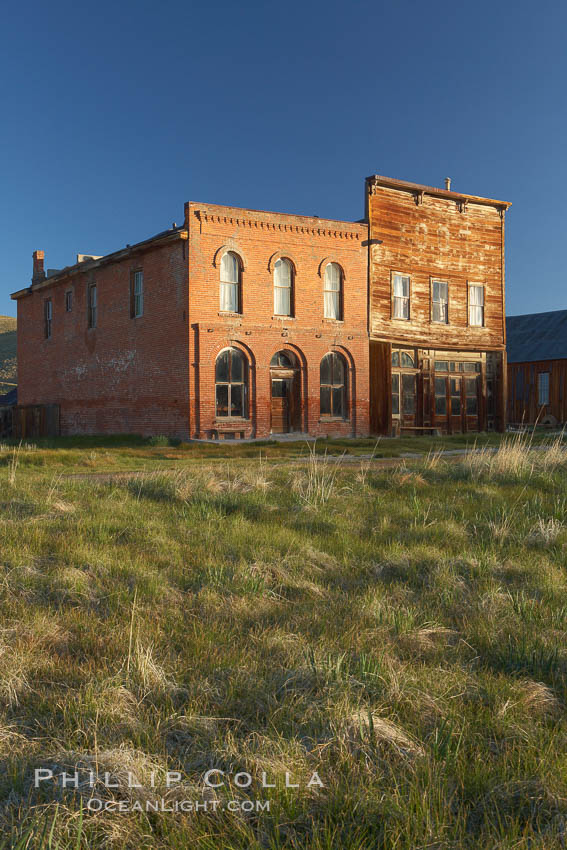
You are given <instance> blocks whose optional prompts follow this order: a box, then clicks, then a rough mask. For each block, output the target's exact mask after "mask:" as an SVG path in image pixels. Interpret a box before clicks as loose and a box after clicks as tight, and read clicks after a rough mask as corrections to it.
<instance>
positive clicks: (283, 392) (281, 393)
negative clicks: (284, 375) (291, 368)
mask: <svg viewBox="0 0 567 850" xmlns="http://www.w3.org/2000/svg"><path fill="white" fill-rule="evenodd" d="M286 397H287V381H277V380H273V381H272V398H286Z"/></svg>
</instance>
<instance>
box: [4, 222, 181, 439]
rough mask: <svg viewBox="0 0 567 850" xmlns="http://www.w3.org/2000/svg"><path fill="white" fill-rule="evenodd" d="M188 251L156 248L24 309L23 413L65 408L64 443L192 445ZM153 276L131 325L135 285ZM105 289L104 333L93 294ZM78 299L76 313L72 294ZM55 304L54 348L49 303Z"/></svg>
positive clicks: (88, 267) (89, 269)
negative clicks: (90, 312) (167, 440)
mask: <svg viewBox="0 0 567 850" xmlns="http://www.w3.org/2000/svg"><path fill="white" fill-rule="evenodd" d="M186 246H187V243H186V241H184V240H182V239H181V238H175V241H173V242H171V243H169V244H165V245H159V244H156V243H150V244H148V245H147V246H146V247H145V248H142V249H137V250H133V251H132V253H130V254H128V252H122V253H126V256H123V257H121V258H120V259H118V260H116V261H114V262H107V263H106V264H104V263H103V264H102V265H98V266H97V265H96V264H95V265H94V267H93V265H92V264H85V266H84V269H82V268H81V265H79V266H78V267H76V269H75V270H72V271H71V274H69V275H66V276H61V275H59V276H58V277H57V278H55V279H54V280H53V281H52V282H50V279H47V280H46V281H44V282H43V283H40V288H38V289H34V290H33V291H32V293H31V294H30V295H26V296H24V297H22V298H19V299H18V394H19V402H20V404H45V403H57V404H59V405H60V406H61V432H62V433H63V434H86V433H90V434H93V433H94V434H97V433H98V434H102V433H141V434H168V435H171V436H173V435H175V436H181V437H187V436H188V399H189V396H188V344H189V340H188V331H187V258H186V253H187V248H186ZM134 269H142V270H143V273H144V311H143V315H142V316H141V317H139V318H135V319H133V318H130V275H131V272H132V271H133V270H134ZM91 283H96V287H97V302H98V316H97V326H96V328H88V327H87V287H88V286H89V284H91ZM67 291H72V293H73V296H72V298H73V304H72V310H71V312H66V309H65V293H66V292H67ZM47 298H51V300H52V305H53V319H52V332H51V338H50V339H45V331H44V301H45V299H47Z"/></svg>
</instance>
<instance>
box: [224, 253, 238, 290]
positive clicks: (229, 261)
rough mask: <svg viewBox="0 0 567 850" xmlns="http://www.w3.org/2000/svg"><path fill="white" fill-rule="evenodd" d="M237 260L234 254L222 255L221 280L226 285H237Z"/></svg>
mask: <svg viewBox="0 0 567 850" xmlns="http://www.w3.org/2000/svg"><path fill="white" fill-rule="evenodd" d="M238 271H239V269H238V259H237V257H236V254H232V253H231V252H230V251H229V252H228V253H227V254H224V255H223V257H222V260H221V274H220V278H221V280H224V281H226V282H227V283H238Z"/></svg>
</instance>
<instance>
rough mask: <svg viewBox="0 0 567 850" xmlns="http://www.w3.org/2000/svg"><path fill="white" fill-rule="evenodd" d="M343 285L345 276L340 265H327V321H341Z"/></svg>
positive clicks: (325, 298)
mask: <svg viewBox="0 0 567 850" xmlns="http://www.w3.org/2000/svg"><path fill="white" fill-rule="evenodd" d="M342 283H343V276H342V272H341V267H340V266H339V264H338V263H327V265H326V266H325V288H324V304H323V315H324V317H325V318H326V319H336V320H338V321H340V320H341V319H342V317H343V314H342Z"/></svg>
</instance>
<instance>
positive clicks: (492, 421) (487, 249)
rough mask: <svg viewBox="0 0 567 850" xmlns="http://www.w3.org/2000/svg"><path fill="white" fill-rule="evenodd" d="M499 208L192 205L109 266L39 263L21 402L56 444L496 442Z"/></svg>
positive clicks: (409, 189) (400, 195) (439, 196)
mask: <svg viewBox="0 0 567 850" xmlns="http://www.w3.org/2000/svg"><path fill="white" fill-rule="evenodd" d="M507 206H508V205H507V204H505V203H502V202H499V201H490V200H486V199H481V198H474V197H472V196H467V195H460V194H458V193H454V192H450V191H447V190H436V189H432V188H430V187H424V186H419V185H418V184H413V183H404V182H402V181H387V180H386V179H385V178H378V177H373V178H369V179H368V180H367V183H366V208H367V214H366V217H365V218H364V219H363V220H361V221H358V222H348V221H330V220H325V219H319V218H316V217H312V218H310V217H305V216H297V215H288V214H283V213H270V212H261V211H257V210H246V209H238V208H235V207H227V206H217V205H213V204H198V203H187V204H186V205H185V218H184V222H183V225H182V226H180V227H178V226H173V227H172V228H171V230H168V231H164V232H163V233H159V234H157V235H156V236H154V237H152V238H151V239H148V240H146V241H144V242H140V243H138V244H136V245H128V246H126V248H124V249H122V250H120V251H117V252H115V253H113V254H109V255H107V256H104V257H94V256H90V255H89V256H86V255H78V256H77V263H75V264H74V265H72V266H69V267H66V268H64V269H61V270H47V271H45V269H44V255H43V252H41V251H36V252H35V253H34V266H33V278H32V284H31V286H29V287H28V288H26V289H22V290H20V291H18V292H15V293H14V294H13V296H12V297H13V298H14V299H16V301H17V304H18V370H19V374H18V378H19V403H20V405H21V406H23V407H25V408H26V407H33V406H39V405H58V407H59V411H60V429H61V433H63V434H73V433H117V432H123V433H124V432H126V433H141V434H166V435H170V436H178V437H183V438H188V437H193V438H230V437H240V438H242V437H265V436H268V435H269V434H274V433H275V434H282V433H288V432H302V433H309V434H312V435H327V434H329V435H336V436H339V435H340V436H351V435H352V436H355V435H364V434H368V433H369V432H374V433H391V432H392V430H396V428H399V427H401V428H407V429H408V430H410V431H411V432H414V433H415V432H418V431H419V429H422V428H427V427H437V428H439V429H440V430H443V431H449V432H451V431H455V430H480V429H483V428H486V427H502V426H503V417H500V419H498V415H497V414H496V413H493V414H490V413H489V404H488V401H487V398H488V396H489V395H492V396H494V395H496V396H498V397H499V395H498V394H499V393H500V390H501V380H500V377H499V376H500V371H501V369H502V363H503V357H504V354H503V351H504V339H505V337H504V299H503V293H504V275H503V256H504V254H503V212H504V210H505V209H506V208H507ZM473 281H474V286H475V287H476V289H475V291H474V294H473V295H474V304H473V302H472V301H471V286H473V283H472V282H473ZM440 283H441V284H442V285H441V287H440V286H439V284H440ZM440 297H441V301H440V300H439V299H440ZM481 297H482V299H483V301H482V304H478V305H477V304H476V301H477V300H480V299H481ZM484 299H485V300H484ZM434 301H435V304H434V305H433V302H434ZM439 305H441V306H439ZM473 307H474V309H473ZM493 354H494V355H495V358H493V359H491V358H492V355H493ZM443 360H446V361H447V362H446V363H444V362H443ZM469 364H473V365H472V366H471V365H469ZM440 365H442V366H443V365H446V373H447V374H446V375H445V374H443V380H444V381H445V388H446V402H445V413H444V416H442V415H441V414H440V413H439V409H440V407H441V404H440V402H438V400H437V395H439V394H438V393H437V389H438V385H440V378H441V375H440V374H438V373H439V372H440V370H439V366H440ZM469 369H472V374H467V375H466V377H465V376H464V375H463V376H461V375H460V374H458V372H459V370H461V371H463V370H464V371H465V372H468V370H469ZM451 370H452V371H455V370H456V372H457V373H456V374H452V371H451ZM471 380H474V381H475V393H476V396H475V397H476V399H477V401H476V405H477V407H476V414H475V415H474V416H473V414H472V413H471V415H466V414H468V413H469V409H470V410H472V407H473V404H472V391H471V392H469V389H468V387H469V384H470V382H471ZM455 382H456V383H457V384H458V387H459V393H460V398H461V404H462V406H464V411H466V414H465V412H464V411H463V408H462V407H461V408H460V409H459V414H460V416H457V413H456V412H455V411H456V405H457V401H456V399H457V396H456V391H455V387H454V384H455ZM493 407H494V406H493ZM490 409H492V408H490ZM438 413H439V415H438Z"/></svg>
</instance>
